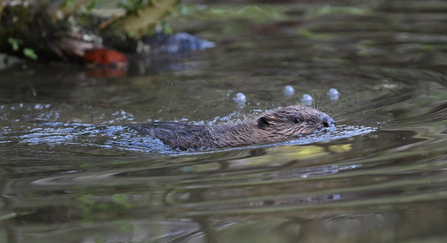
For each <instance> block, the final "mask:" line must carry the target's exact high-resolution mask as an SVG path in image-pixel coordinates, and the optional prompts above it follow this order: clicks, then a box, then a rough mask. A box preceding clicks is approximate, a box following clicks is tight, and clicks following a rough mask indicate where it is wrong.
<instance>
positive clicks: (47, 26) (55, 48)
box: [0, 0, 179, 61]
mask: <svg viewBox="0 0 447 243" xmlns="http://www.w3.org/2000/svg"><path fill="white" fill-rule="evenodd" d="M129 2H130V3H133V4H136V3H138V4H139V5H126V6H125V8H124V9H123V8H122V9H121V11H117V12H116V13H112V14H109V15H104V14H98V13H101V12H104V11H103V10H100V9H93V10H92V9H91V7H92V6H93V4H94V3H95V1H92V0H70V1H65V2H63V1H55V3H53V2H52V3H49V2H47V1H30V2H29V3H28V2H25V1H23V2H22V1H7V0H3V1H0V13H1V15H0V53H6V54H9V55H15V56H19V57H26V58H30V59H35V60H41V61H52V60H61V59H70V60H79V59H82V57H83V55H84V53H85V52H86V51H87V50H91V49H95V48H108V49H114V50H118V51H122V52H127V53H129V52H135V51H136V48H137V42H138V40H139V39H140V38H141V37H143V36H144V35H145V34H146V33H148V32H150V31H152V30H153V29H154V27H155V26H156V24H157V23H158V22H159V21H160V20H161V19H162V18H164V17H165V16H166V15H167V14H169V13H170V12H172V11H173V10H174V7H175V6H176V5H177V4H178V3H179V0H163V1H162V0H158V1H154V0H146V1H143V0H135V1H129Z"/></svg>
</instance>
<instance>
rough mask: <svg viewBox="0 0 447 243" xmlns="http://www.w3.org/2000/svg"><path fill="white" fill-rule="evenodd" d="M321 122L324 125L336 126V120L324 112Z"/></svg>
mask: <svg viewBox="0 0 447 243" xmlns="http://www.w3.org/2000/svg"><path fill="white" fill-rule="evenodd" d="M321 124H323V126H324V127H332V126H335V121H334V119H332V117H330V116H328V115H326V114H324V115H323V116H322V117H321Z"/></svg>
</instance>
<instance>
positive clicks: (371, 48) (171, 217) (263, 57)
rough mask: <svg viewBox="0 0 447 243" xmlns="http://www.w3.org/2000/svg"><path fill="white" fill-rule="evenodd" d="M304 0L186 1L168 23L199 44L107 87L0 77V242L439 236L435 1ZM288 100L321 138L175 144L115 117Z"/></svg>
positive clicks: (221, 118) (215, 113)
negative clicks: (319, 119)
mask: <svg viewBox="0 0 447 243" xmlns="http://www.w3.org/2000/svg"><path fill="white" fill-rule="evenodd" d="M296 2H298V1H296ZM321 4H323V2H322V1H321V2H318V3H313V4H300V3H297V4H288V3H283V4H277V5H274V6H264V5H257V6H249V7H246V6H245V5H244V6H242V5H222V4H213V5H209V6H208V7H206V6H205V5H201V6H199V7H198V8H193V7H191V8H186V10H188V11H189V12H190V13H191V15H189V16H176V17H175V18H174V20H173V26H174V27H175V28H178V29H183V30H185V31H189V32H192V33H197V34H198V35H199V36H201V37H203V38H205V39H208V40H211V41H213V42H215V43H216V47H215V48H213V49H208V50H205V51H202V52H193V53H190V54H189V55H186V56H184V57H180V58H178V57H177V58H174V59H172V58H171V59H170V58H168V57H163V58H164V59H163V62H159V63H157V62H155V61H154V60H152V59H151V60H137V61H135V63H133V64H132V65H133V66H131V67H130V69H129V70H130V73H129V74H128V76H126V77H122V78H118V79H106V78H99V77H92V76H89V75H87V74H86V73H85V70H84V69H83V68H82V67H76V66H75V67H73V66H71V65H62V64H48V65H41V64H30V63H27V64H23V63H21V64H19V65H13V66H10V67H9V68H7V69H3V70H2V71H1V72H0V154H1V155H2V160H1V162H0V175H1V176H0V185H1V194H0V198H1V201H0V242H11V243H15V242H67V241H69V242H312V243H313V242H445V241H446V240H447V235H446V233H445V228H446V227H447V207H446V201H447V190H446V188H447V179H445V178H447V177H446V170H445V168H446V167H447V156H446V154H447V153H446V152H447V150H446V148H447V105H446V104H447V103H446V100H447V88H446V84H447V81H446V80H447V79H446V72H445V70H447V69H446V63H447V62H446V60H447V58H446V57H447V56H446V55H445V53H444V52H445V45H446V42H447V39H446V36H447V34H446V33H447V29H446V27H445V24H444V23H445V22H446V20H447V17H446V16H445V14H444V12H445V10H446V9H447V6H446V5H445V4H444V3H443V2H439V1H429V2H424V4H422V3H420V2H417V1H407V2H405V3H402V2H397V1H391V2H390V1H386V2H379V1H373V2H369V1H361V3H360V2H358V1H350V5H346V6H344V5H343V3H339V4H340V5H339V6H331V7H328V6H326V5H321ZM241 13H243V14H241ZM331 89H336V90H337V91H338V98H337V99H332V98H331V96H329V95H328V93H329V91H330V90H331ZM290 90H293V92H290ZM285 91H289V92H285ZM238 93H242V94H244V95H245V98H246V100H245V102H244V105H243V106H241V105H239V104H238V103H236V102H235V101H234V100H233V98H234V97H236V95H237V94H238ZM305 94H310V95H311V96H312V97H313V103H312V106H314V107H317V108H320V109H321V110H322V111H324V112H326V113H328V114H329V115H330V116H331V117H333V118H334V119H335V120H336V122H337V129H336V130H334V131H331V132H330V133H322V134H314V135H310V136H306V137H302V138H299V139H296V140H292V141H287V142H283V143H277V144H268V145H256V146H247V147H242V148H233V149H223V150H219V149H214V150H203V151H201V150H199V151H186V152H181V151H175V150H172V149H170V148H168V147H166V146H165V145H163V144H162V143H161V142H160V141H158V140H156V139H150V138H147V137H144V136H141V135H139V134H137V133H136V132H135V131H132V130H131V129H129V128H127V127H126V126H125V124H130V123H141V122H151V121H160V120H163V121H179V122H192V123H196V124H205V123H206V124H216V123H222V122H237V121H238V120H240V119H243V118H244V116H246V115H249V114H259V113H260V112H262V111H264V110H267V109H274V108H278V107H281V106H286V105H288V104H295V103H296V102H297V101H298V100H299V99H300V98H302V97H303V95H305Z"/></svg>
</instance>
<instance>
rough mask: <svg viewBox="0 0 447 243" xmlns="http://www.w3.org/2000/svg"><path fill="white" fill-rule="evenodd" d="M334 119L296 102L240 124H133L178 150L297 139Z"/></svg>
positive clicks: (330, 123) (144, 132) (329, 125)
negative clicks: (293, 104)
mask: <svg viewBox="0 0 447 243" xmlns="http://www.w3.org/2000/svg"><path fill="white" fill-rule="evenodd" d="M334 126H335V122H334V120H333V119H332V118H331V117H329V116H328V115H326V114H325V113H323V112H321V111H318V110H315V109H313V108H310V107H307V106H302V105H295V106H287V107H284V108H281V109H277V110H272V111H267V112H265V113H263V114H261V115H259V116H257V118H254V119H246V120H245V121H243V122H240V123H224V124H217V125H193V124H188V123H179V122H156V123H151V124H146V125H132V126H131V127H132V128H134V129H135V130H137V131H138V132H140V133H142V134H146V135H149V136H151V137H153V138H158V139H160V140H161V141H162V142H163V143H164V144H166V145H169V146H171V147H172V148H174V149H181V150H186V149H189V148H193V149H198V148H202V147H206V148H224V147H238V146H243V145H250V144H265V143H272V142H279V141H285V140H289V139H292V138H296V137H297V136H298V135H301V134H309V133H312V132H314V131H316V130H319V129H330V128H331V127H334Z"/></svg>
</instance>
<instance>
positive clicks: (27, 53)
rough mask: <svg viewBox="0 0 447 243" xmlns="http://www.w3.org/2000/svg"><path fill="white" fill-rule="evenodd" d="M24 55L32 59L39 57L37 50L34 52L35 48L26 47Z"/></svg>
mask: <svg viewBox="0 0 447 243" xmlns="http://www.w3.org/2000/svg"><path fill="white" fill-rule="evenodd" d="M23 55H25V57H28V58H29V59H32V60H37V59H38V56H37V54H36V52H34V50H33V49H31V48H24V49H23Z"/></svg>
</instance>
